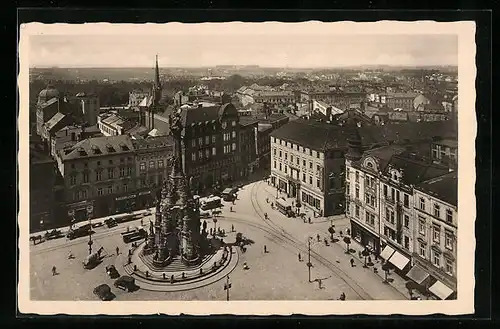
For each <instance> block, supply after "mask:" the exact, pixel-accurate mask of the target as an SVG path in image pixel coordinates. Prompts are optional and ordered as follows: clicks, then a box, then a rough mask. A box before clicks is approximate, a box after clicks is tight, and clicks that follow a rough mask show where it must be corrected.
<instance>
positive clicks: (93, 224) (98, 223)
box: [92, 222, 104, 228]
mask: <svg viewBox="0 0 500 329" xmlns="http://www.w3.org/2000/svg"><path fill="white" fill-rule="evenodd" d="M103 225H104V223H103V222H95V223H92V227H94V228H96V227H101V226H103Z"/></svg>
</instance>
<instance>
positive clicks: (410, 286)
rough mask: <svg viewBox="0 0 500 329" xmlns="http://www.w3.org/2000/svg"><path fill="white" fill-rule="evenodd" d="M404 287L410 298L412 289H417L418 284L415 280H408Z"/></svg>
mask: <svg viewBox="0 0 500 329" xmlns="http://www.w3.org/2000/svg"><path fill="white" fill-rule="evenodd" d="M405 286H406V289H408V294H410V298H412V297H413V290H415V289H418V284H417V283H416V282H415V281H408V282H406V284H405Z"/></svg>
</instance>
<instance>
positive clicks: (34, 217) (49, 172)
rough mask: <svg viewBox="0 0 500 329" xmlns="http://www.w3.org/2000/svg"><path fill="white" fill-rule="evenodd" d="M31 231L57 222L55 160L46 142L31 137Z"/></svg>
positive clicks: (48, 226)
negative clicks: (50, 154)
mask: <svg viewBox="0 0 500 329" xmlns="http://www.w3.org/2000/svg"><path fill="white" fill-rule="evenodd" d="M29 155H30V180H29V181H30V208H29V211H30V231H31V232H33V231H37V230H43V229H46V228H50V227H52V226H54V224H55V217H54V212H53V211H54V208H55V203H54V189H53V188H54V185H55V177H56V176H55V171H56V166H55V161H54V160H53V159H52V158H51V157H50V156H49V154H48V150H47V147H46V144H44V143H42V142H41V140H39V139H36V140H34V139H31V138H30V153H29Z"/></svg>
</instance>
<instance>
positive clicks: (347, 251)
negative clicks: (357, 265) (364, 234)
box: [344, 236, 351, 254]
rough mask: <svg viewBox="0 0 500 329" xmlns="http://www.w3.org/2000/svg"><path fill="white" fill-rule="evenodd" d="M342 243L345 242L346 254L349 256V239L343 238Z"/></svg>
mask: <svg viewBox="0 0 500 329" xmlns="http://www.w3.org/2000/svg"><path fill="white" fill-rule="evenodd" d="M344 242H345V244H346V247H347V249H346V253H347V254H349V253H350V249H349V245H350V244H351V238H350V237H348V236H345V237H344Z"/></svg>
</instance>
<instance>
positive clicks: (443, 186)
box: [416, 171, 458, 206]
mask: <svg viewBox="0 0 500 329" xmlns="http://www.w3.org/2000/svg"><path fill="white" fill-rule="evenodd" d="M416 188H417V189H418V190H420V191H423V192H426V193H428V194H430V195H432V196H434V197H436V198H438V199H440V200H443V201H445V202H447V203H449V204H451V205H454V206H457V199H458V193H457V191H458V181H457V172H456V171H453V172H451V173H447V174H445V175H442V176H439V177H436V178H432V179H429V180H427V181H425V182H422V183H420V184H418V185H417V187H416Z"/></svg>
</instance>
